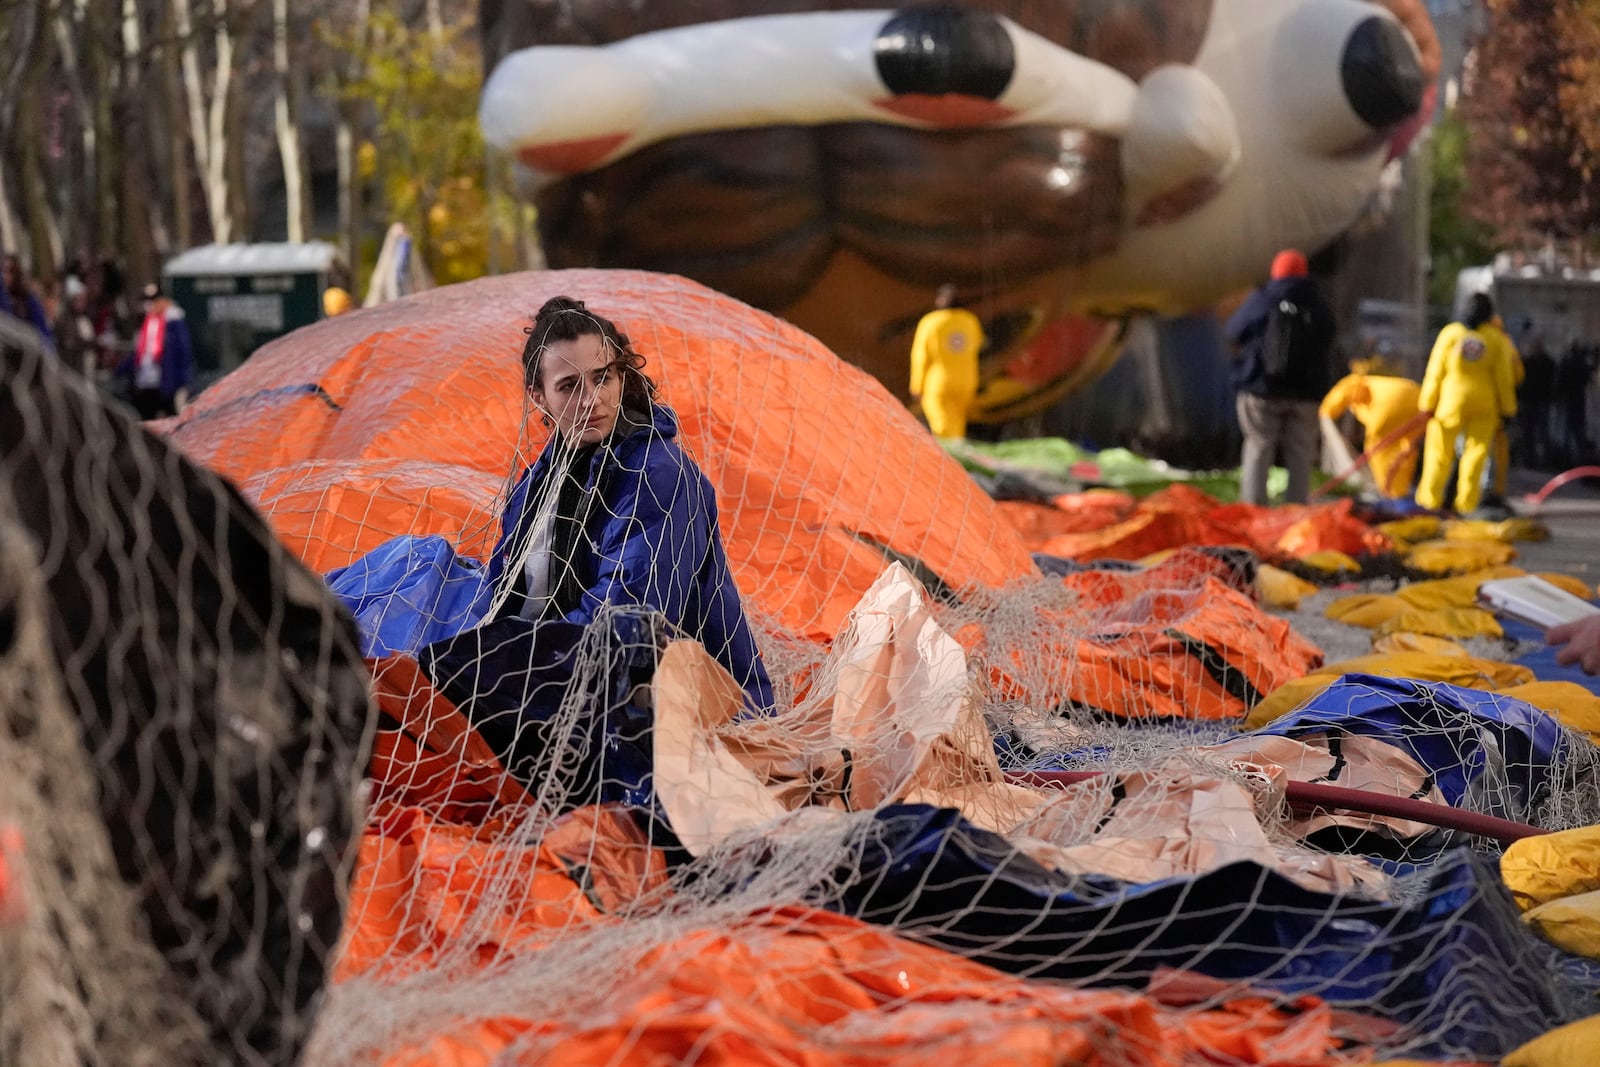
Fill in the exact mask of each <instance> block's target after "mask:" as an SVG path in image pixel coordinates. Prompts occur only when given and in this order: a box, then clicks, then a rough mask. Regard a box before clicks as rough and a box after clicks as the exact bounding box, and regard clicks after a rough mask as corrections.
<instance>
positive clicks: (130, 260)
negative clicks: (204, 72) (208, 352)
mask: <svg viewBox="0 0 1600 1067" xmlns="http://www.w3.org/2000/svg"><path fill="white" fill-rule="evenodd" d="M121 16H122V17H121V23H122V64H121V79H120V84H119V85H118V92H117V94H116V98H115V100H114V101H113V103H112V107H111V128H112V129H113V130H115V131H116V136H117V138H118V141H119V144H120V147H121V163H122V165H121V166H120V167H119V168H118V170H117V181H116V186H115V188H114V189H113V191H112V195H111V199H110V201H109V205H110V210H111V215H110V217H111V218H113V219H116V220H117V222H118V224H119V225H118V229H119V230H120V238H119V240H118V241H117V245H116V247H117V248H119V249H120V250H121V251H122V254H123V255H124V256H125V257H126V259H127V264H128V273H129V277H130V280H131V281H132V283H133V285H134V286H135V287H136V288H137V287H138V286H140V285H142V284H144V283H145V282H147V281H153V280H155V279H156V278H157V277H158V276H159V273H160V264H159V263H158V262H157V256H156V251H155V245H154V242H153V241H152V240H151V237H150V217H149V215H148V213H146V212H144V211H142V210H141V207H142V205H143V204H144V199H145V197H147V196H148V195H150V194H149V181H148V179H147V177H146V176H147V175H148V174H149V167H148V166H147V165H146V163H145V156H146V153H147V152H148V151H149V146H148V142H147V141H146V140H145V137H146V132H147V124H146V122H145V119H144V109H143V107H142V106H141V104H142V93H143V89H144V69H143V63H144V40H143V36H144V35H143V33H142V32H141V31H140V28H139V27H140V20H139V8H138V2H137V0H121Z"/></svg>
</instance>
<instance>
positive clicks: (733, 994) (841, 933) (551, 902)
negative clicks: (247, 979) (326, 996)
mask: <svg viewBox="0 0 1600 1067" xmlns="http://www.w3.org/2000/svg"><path fill="white" fill-rule="evenodd" d="M497 829H498V830H500V831H501V832H500V833H498V834H497V835H496V840H495V841H494V842H491V839H490V837H489V836H488V835H487V834H485V833H484V832H482V831H473V830H468V829H466V828H461V827H449V826H444V825H439V824H433V823H430V822H429V821H428V820H427V819H426V818H425V817H422V816H421V815H420V813H418V812H416V811H414V810H400V811H395V812H392V813H391V814H390V816H389V817H388V818H387V819H385V820H383V821H382V822H381V824H380V829H379V830H378V831H377V832H374V833H370V834H368V836H367V838H366V840H365V841H364V842H363V845H362V850H361V856H360V860H359V864H358V869H357V872H356V875H355V879H354V887H353V890H352V899H351V905H350V912H349V914H350V921H349V923H348V928H347V935H346V941H345V945H344V950H343V953H342V955H341V959H340V962H339V965H338V970H337V980H338V981H349V980H351V979H354V978H356V977H358V976H359V977H361V978H362V979H363V980H364V981H368V982H378V983H383V982H390V981H395V980H398V979H401V978H404V977H405V976H406V975H411V974H416V973H418V972H420V971H425V970H427V969H428V968H429V967H431V966H433V965H435V964H436V963H437V962H438V955H437V950H438V949H439V947H440V946H442V945H445V944H449V945H450V946H451V952H450V955H451V957H452V958H453V959H461V958H462V944H463V942H464V941H465V942H466V943H468V944H471V945H473V946H475V947H476V952H475V954H473V955H472V956H469V957H468V958H475V959H476V960H477V965H478V969H479V970H480V973H482V974H483V977H482V979H481V980H484V981H489V982H493V981H494V979H493V978H492V977H489V976H488V974H487V973H486V972H488V971H490V970H492V969H493V968H496V967H499V966H501V965H503V964H504V963H506V962H507V960H508V959H510V958H512V957H515V956H518V955H522V954H527V953H532V952H538V951H555V952H559V951H560V946H559V944H558V943H557V942H558V940H559V938H561V937H562V936H565V935H575V934H581V933H582V928H583V927H585V926H587V925H591V924H605V923H613V922H616V921H618V920H617V919H616V918H614V917H613V916H612V914H611V913H612V912H615V911H618V910H626V909H627V908H629V906H630V905H635V904H636V903H637V901H638V900H639V898H641V897H652V896H654V897H656V898H658V899H659V898H660V897H661V895H662V894H663V893H665V892H667V890H666V882H665V877H664V871H665V868H664V864H663V862H662V860H661V858H660V853H659V852H658V851H657V850H654V849H651V848H649V847H648V846H647V845H646V844H645V843H644V841H643V839H642V837H641V836H640V835H639V833H638V831H637V830H635V829H634V828H633V825H632V824H631V822H629V821H628V819H627V818H626V816H624V815H621V814H620V813H618V812H615V811H613V810H610V809H595V808H585V809H580V810H579V811H577V812H574V813H572V814H571V815H569V816H566V817H565V818H564V819H562V820H561V821H559V822H558V823H556V824H555V826H553V827H552V828H551V829H550V831H549V832H548V833H547V834H546V835H545V836H544V838H543V839H542V841H541V842H540V843H539V844H538V845H537V846H533V845H527V846H519V845H515V844H505V843H504V842H505V841H507V840H514V839H515V835H514V834H506V833H504V828H503V827H500V828H497ZM563 842H572V843H573V845H574V847H565V846H564V845H563ZM591 842H593V844H591ZM579 861H581V862H583V863H585V864H587V869H588V872H589V874H590V876H591V879H592V880H594V881H595V882H596V883H597V884H596V885H590V886H588V887H586V888H587V891H585V889H584V888H580V887H579V885H578V884H577V883H576V882H574V881H573V880H572V879H571V877H569V874H568V871H569V870H570V869H571V865H572V864H573V863H574V862H579ZM490 875H492V876H493V879H492V883H491V882H490V881H489V880H488V879H489V876H490ZM596 876H598V877H596ZM488 884H493V885H494V886H496V887H497V888H499V889H501V890H502V892H501V893H500V894H498V895H496V897H495V898H494V899H492V900H486V899H481V894H482V893H483V887H484V886H485V885H488ZM510 886H515V887H517V892H515V893H509V894H508V893H505V892H503V890H504V889H505V888H506V887H510ZM453 973H456V979H457V980H458V981H471V980H473V975H472V973H471V971H470V970H469V971H468V972H467V973H458V972H454V971H453ZM1193 981H1198V982H1200V983H1203V984H1206V988H1207V990H1210V991H1211V994H1212V995H1209V996H1208V997H1207V998H1206V999H1207V1000H1208V1003H1209V1006H1208V1007H1206V1008H1195V1007H1191V1006H1190V1005H1191V1004H1192V998H1191V997H1181V996H1179V997H1173V998H1171V999H1172V1006H1169V1005H1168V1004H1167V1003H1164V1002H1163V1000H1162V999H1161V998H1162V996H1163V994H1162V993H1161V992H1160V990H1159V989H1157V990H1156V991H1155V992H1154V993H1153V994H1151V995H1141V994H1137V993H1127V992H1112V991H1085V990H1074V989H1069V988H1066V987H1063V986H1060V985H1056V984H1053V983H1042V982H1031V981H1028V980H1025V979H1021V978H1016V977H1014V976H1011V975H1007V974H1005V973H1003V972H1000V971H996V970H994V969H992V968H990V967H988V966H986V965H984V964H981V963H977V962H974V961H971V960H968V959H964V958H962V957H960V956H957V955H954V954H952V953H949V952H946V951H944V950H942V949H938V948H934V947H930V946H926V945H921V944H917V943H914V942H910V941H906V940H904V939H902V938H900V937H898V936H896V935H895V934H894V933H892V932H891V931H888V930H885V929H882V928H880V927H875V926H871V925H868V924H865V923H861V922H858V921H856V920H853V919H849V918H845V917H842V916H838V915H834V914H831V913H828V912H823V911H819V910H815V909H812V908H808V907H803V906H791V907H781V908H774V909H771V910H766V911H759V912H756V913H754V914H751V915H749V916H746V917H744V918H743V919H742V920H741V921H740V922H738V923H735V924H720V925H718V926H715V927H704V928H698V929H694V930H691V931H689V932H687V933H680V934H679V935H678V936H676V937H672V938H666V939H663V940H662V941H660V942H659V943H656V944H654V945H649V944H648V942H646V943H645V944H643V945H641V947H640V950H639V951H638V952H635V953H630V954H629V955H628V957H627V958H626V959H624V960H619V961H618V967H617V968H616V969H615V970H614V971H612V972H609V973H606V974H603V975H595V976H593V983H594V988H595V989H596V992H597V994H599V993H602V992H603V998H604V1004H605V1008H604V1011H603V1012H601V1011H598V1010H597V1011H596V1012H595V1013H594V1014H593V1015H592V1016H590V1017H587V1018H583V1017H581V1016H574V1015H573V1014H572V1013H566V1014H563V1015H562V1016H561V1018H560V1019H559V1020H556V1019H552V1018H548V1017H545V1016H544V1015H543V1014H542V1013H540V1012H539V1010H538V1005H537V1004H530V1005H528V1007H527V1008H526V1010H525V1012H522V1013H518V1014H508V1013H506V1012H505V1011H504V1010H503V1009H501V1010H496V1005H495V1004H494V1002H493V999H492V998H485V1000H486V1001H487V1003H486V1006H485V1008H484V1010H483V1013H482V1015H481V1016H480V1017H470V1016H466V1017H464V1016H463V1015H462V1014H461V1009H460V1008H459V1007H455V1008H452V1009H450V1013H449V1014H445V1013H444V1012H441V1013H440V1014H439V1015H438V1016H437V1017H434V1016H430V1015H428V1013H427V1011H426V1009H423V1010H422V1011H420V1012H417V1013H407V1015H406V1016H405V1017H404V1018H403V1019H400V1020H397V1024H396V1025H395V1026H394V1027H392V1028H391V1029H389V1030H388V1031H386V1032H384V1031H374V1033H375V1036H376V1037H377V1039H378V1040H381V1041H383V1042H385V1044H384V1046H383V1047H381V1048H375V1049H371V1050H366V1051H369V1052H370V1053H374V1054H376V1055H377V1056H378V1057H380V1058H381V1060H382V1062H384V1063H387V1064H389V1065H391V1067H400V1065H421V1064H429V1065H434V1067H467V1065H469V1064H471V1065H478V1064H482V1065H487V1064H490V1063H492V1062H496V1056H498V1055H501V1054H503V1053H506V1052H507V1051H508V1050H510V1049H512V1048H513V1046H514V1047H515V1050H516V1051H515V1053H514V1054H513V1056H514V1059H515V1061H516V1062H530V1063H531V1062H538V1063H541V1064H546V1065H564V1064H570V1065H573V1067H579V1065H582V1067H588V1065H590V1064H596V1063H607V1064H614V1065H626V1064H640V1065H644V1064H655V1063H663V1062H687V1060H688V1059H690V1058H693V1060H694V1062H696V1063H703V1064H730V1065H732V1064H740V1065H749V1064H773V1065H784V1067H793V1065H795V1064H803V1065H815V1067H823V1065H830V1067H854V1065H869V1064H870V1065H882V1064H887V1063H895V1064H905V1065H912V1067H915V1065H918V1064H925V1065H928V1067H934V1065H943V1064H948V1063H950V1062H952V1060H953V1058H959V1059H960V1060H961V1061H962V1062H963V1063H968V1064H974V1065H976V1064H995V1065H997V1067H998V1065H1002V1064H1004V1065H1007V1067H1017V1065H1027V1064H1038V1065H1040V1067H1044V1065H1046V1064H1059V1063H1082V1064H1103V1065H1106V1067H1110V1065H1112V1064H1128V1065H1141V1067H1179V1065H1180V1064H1186V1063H1193V1062H1218V1061H1220V1060H1221V1059H1222V1058H1226V1061H1227V1062H1230V1063H1238V1064H1271V1065H1278V1067H1291V1065H1312V1064H1327V1063H1330V1062H1333V1063H1340V1062H1344V1063H1354V1062H1361V1061H1362V1060H1363V1058H1364V1057H1363V1056H1362V1055H1361V1054H1360V1053H1359V1052H1358V1051H1349V1052H1341V1049H1342V1048H1343V1046H1344V1043H1345V1041H1344V1038H1343V1036H1342V1035H1343V1034H1346V1033H1349V1032H1350V1030H1351V1026H1350V1024H1349V1020H1348V1018H1346V1019H1341V1018H1339V1017H1336V1015H1335V1013H1333V1012H1331V1011H1330V1010H1329V1009H1328V1008H1327V1006H1326V1005H1324V1004H1322V1003H1321V1002H1319V1001H1317V1000H1316V999H1315V998H1301V999H1300V1000H1297V1001H1294V1002H1292V1003H1287V1004H1283V1003H1273V1002H1271V1001H1269V1000H1266V999H1263V998H1257V997H1251V996H1248V995H1242V994H1239V993H1237V992H1236V993H1235V995H1234V996H1233V997H1232V998H1229V997H1228V996H1225V995H1217V994H1216V990H1215V989H1213V988H1212V987H1213V986H1216V985H1217V984H1216V983H1209V981H1208V980H1206V979H1200V978H1196V979H1193ZM1185 984H1186V983H1184V982H1178V983H1175V984H1174V990H1175V991H1178V992H1181V991H1182V989H1183V987H1184V986H1185ZM1219 988H1220V987H1219ZM1355 1029H1357V1030H1359V1029H1360V1027H1359V1026H1358V1027H1355Z"/></svg>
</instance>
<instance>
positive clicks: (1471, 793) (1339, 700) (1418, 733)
mask: <svg viewBox="0 0 1600 1067" xmlns="http://www.w3.org/2000/svg"><path fill="white" fill-rule="evenodd" d="M1330 732H1342V733H1347V734H1356V735H1360V736H1364V737H1370V738H1374V739H1376V740H1379V741H1383V742H1386V743H1388V744H1391V745H1394V746H1395V747H1396V748H1399V749H1401V750H1402V751H1404V752H1405V753H1407V754H1408V755H1410V756H1411V757H1412V758H1413V759H1415V760H1416V761H1417V762H1418V763H1420V764H1422V766H1423V767H1424V768H1426V769H1427V771H1428V772H1429V773H1430V774H1432V775H1433V778H1434V781H1435V782H1436V783H1437V784H1438V786H1439V791H1440V793H1441V794H1443V796H1444V799H1445V802H1446V803H1448V804H1450V805H1451V806H1452V807H1466V808H1470V809H1471V810H1473V811H1478V812H1483V813H1486V814H1489V815H1497V816H1499V817H1501V818H1505V819H1513V820H1516V821H1518V822H1533V823H1535V824H1537V822H1538V820H1539V814H1540V812H1541V810H1542V808H1543V807H1544V805H1545V804H1546V803H1547V802H1548V801H1549V800H1550V799H1551V798H1552V796H1553V795H1555V793H1556V792H1557V791H1558V790H1560V789H1561V788H1562V787H1563V786H1564V785H1565V784H1566V780H1567V778H1568V777H1569V775H1570V770H1571V769H1570V767H1569V762H1570V759H1571V757H1572V755H1573V753H1574V749H1575V747H1576V746H1577V745H1578V744H1579V743H1580V740H1579V739H1578V738H1576V737H1575V736H1574V735H1573V734H1571V733H1570V732H1568V731H1567V730H1566V729H1565V728H1564V727H1562V725H1561V724H1560V723H1559V722H1557V721H1556V720H1555V719H1554V718H1552V717H1551V716H1550V715H1548V714H1547V713H1545V712H1543V711H1541V710H1539V709H1538V708H1535V707H1534V706H1533V705H1531V704H1528V703H1525V702H1523V701H1521V700H1516V699H1513V698H1511V697H1506V696H1501V695H1499V694H1496V693H1488V692H1484V691H1482V690H1478V689H1465V688H1462V687H1461V686H1455V685H1447V684H1445V683H1442V682H1420V681H1415V680H1412V679H1408V678H1380V677H1377V676H1376V675H1370V674H1347V675H1345V676H1344V677H1343V678H1340V679H1339V680H1338V681H1337V682H1335V683H1334V684H1333V685H1331V686H1329V687H1328V688H1326V689H1324V690H1322V691H1321V692H1320V693H1318V694H1317V695H1316V696H1314V697H1312V698H1311V699H1310V700H1308V701H1307V702H1306V704H1305V705H1303V706H1302V707H1300V708H1299V709H1298V710H1296V711H1293V712H1291V713H1290V714H1288V715H1285V716H1284V717H1283V718H1281V719H1278V720H1276V721H1275V722H1273V723H1272V724H1271V725H1269V726H1266V727H1264V728H1263V729H1261V730H1258V731H1256V733H1257V734H1260V735H1277V736H1282V737H1293V738H1303V737H1305V736H1307V735H1309V734H1323V733H1330ZM1584 744H1586V742H1585V743H1584Z"/></svg>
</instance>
